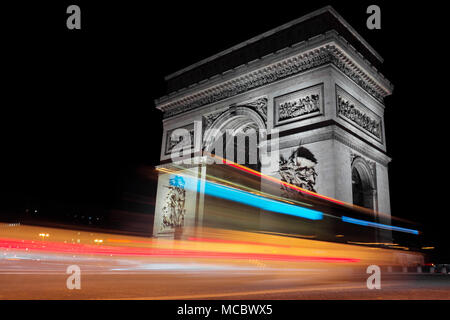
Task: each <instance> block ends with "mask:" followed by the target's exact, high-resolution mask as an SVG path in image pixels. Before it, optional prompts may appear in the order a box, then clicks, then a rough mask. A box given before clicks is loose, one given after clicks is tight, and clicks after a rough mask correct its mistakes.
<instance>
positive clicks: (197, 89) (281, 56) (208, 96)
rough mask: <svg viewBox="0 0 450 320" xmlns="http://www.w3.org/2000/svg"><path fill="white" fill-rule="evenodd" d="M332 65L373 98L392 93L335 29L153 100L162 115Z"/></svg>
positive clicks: (185, 109)
mask: <svg viewBox="0 0 450 320" xmlns="http://www.w3.org/2000/svg"><path fill="white" fill-rule="evenodd" d="M326 64H331V65H334V66H335V67H337V68H338V69H339V70H340V71H341V72H343V73H344V74H345V75H347V76H348V77H349V78H350V79H351V80H353V81H354V82H355V83H356V84H358V85H359V86H360V87H361V88H363V89H364V90H365V91H366V92H368V93H369V94H370V95H371V96H373V97H374V98H375V99H377V100H378V101H380V102H381V103H382V102H383V98H384V97H386V96H387V95H389V94H391V93H392V90H393V86H392V84H391V83H390V82H389V81H388V80H387V79H386V78H384V76H383V75H382V74H381V73H379V72H378V70H377V69H376V68H375V67H373V66H372V65H371V64H370V63H369V62H368V61H367V60H366V59H364V57H363V56H362V55H361V54H360V53H358V52H357V51H356V50H355V49H354V48H353V47H352V46H351V45H350V44H348V42H347V41H346V40H345V39H344V38H343V37H341V36H340V35H339V34H338V33H337V32H335V31H329V32H327V33H326V34H325V35H320V36H316V37H314V38H311V39H309V40H308V41H304V42H301V43H299V44H297V45H294V46H292V47H289V48H286V49H284V50H280V51H278V52H277V53H274V54H270V55H268V56H266V57H263V58H261V59H259V60H257V61H253V62H250V63H248V64H246V65H243V66H240V67H237V68H235V69H233V70H229V71H227V72H224V73H222V74H221V75H216V76H214V77H212V78H210V79H205V80H203V81H201V82H199V83H197V84H194V85H191V86H190V87H188V88H185V89H181V90H179V91H177V92H175V93H172V94H170V95H168V96H165V97H162V98H160V99H157V100H155V104H156V107H157V108H158V109H159V110H161V111H163V112H164V117H165V118H168V117H172V116H175V115H177V114H181V113H183V112H186V111H189V110H192V109H195V108H198V107H201V106H204V105H207V104H210V103H214V102H217V101H221V100H223V99H226V98H229V97H232V96H235V95H237V94H240V93H243V92H246V91H248V90H251V89H255V88H258V87H261V86H264V85H268V84H270V83H273V82H275V81H278V80H282V79H285V78H288V77H291V76H294V75H297V74H299V73H301V72H304V71H307V70H310V69H313V68H317V67H320V66H322V65H326Z"/></svg>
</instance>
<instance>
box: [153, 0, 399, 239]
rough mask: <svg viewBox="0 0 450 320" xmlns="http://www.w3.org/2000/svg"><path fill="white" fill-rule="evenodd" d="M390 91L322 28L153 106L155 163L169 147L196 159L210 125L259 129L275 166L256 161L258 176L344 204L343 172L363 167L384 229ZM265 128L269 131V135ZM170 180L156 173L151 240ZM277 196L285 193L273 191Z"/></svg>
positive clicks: (347, 178) (198, 209) (193, 208)
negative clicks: (182, 133) (159, 131)
mask: <svg viewBox="0 0 450 320" xmlns="http://www.w3.org/2000/svg"><path fill="white" fill-rule="evenodd" d="M321 12H322V13H323V12H327V13H330V12H331V13H332V14H333V15H335V16H336V17H337V18H338V20H339V21H341V22H342V21H343V19H342V17H340V16H339V15H338V14H337V13H336V12H335V11H334V10H332V9H331V8H329V7H327V8H325V9H323V10H322V11H320V10H319V11H318V12H316V14H318V15H320V14H322V13H321ZM312 16H314V14H313V15H312ZM342 23H343V24H344V25H345V26H346V28H351V27H349V26H348V24H346V23H344V22H342ZM352 31H354V30H353V29H352ZM356 34H357V33H356ZM360 41H361V43H362V44H363V45H364V46H365V47H367V48H368V50H372V51H374V50H373V49H372V48H371V47H370V46H368V44H367V43H366V42H365V41H363V40H360ZM187 72H188V71H187ZM392 90H393V87H392V85H391V84H390V82H389V81H388V80H386V79H385V78H384V76H383V75H382V74H381V73H380V72H379V71H378V70H377V69H376V68H375V67H374V66H373V65H372V64H371V63H370V62H369V61H368V60H367V59H366V58H365V57H364V56H363V55H362V54H361V53H360V52H358V51H357V50H356V49H355V47H354V46H353V45H352V44H350V43H349V42H348V41H347V40H346V39H344V38H343V37H342V36H341V35H340V34H338V33H337V32H336V31H335V30H329V31H327V32H325V33H323V34H318V35H316V36H314V37H312V38H309V39H303V40H302V41H300V42H299V43H298V44H297V45H294V46H290V47H287V48H285V49H283V50H279V51H277V52H274V53H273V54H271V55H268V56H265V57H261V58H260V59H258V60H256V61H250V62H249V63H247V64H245V65H241V66H239V67H237V68H235V69H232V70H229V71H228V72H225V73H223V74H220V75H217V76H214V77H212V78H209V79H206V80H204V81H201V82H199V83H195V84H192V85H191V86H188V87H186V88H184V89H181V90H178V91H176V92H173V93H171V94H169V95H167V96H165V97H162V98H160V99H158V100H157V101H156V105H157V108H158V109H160V110H161V111H162V112H163V113H164V120H163V122H164V133H163V143H162V146H163V147H162V150H161V161H162V163H170V162H171V161H172V159H171V157H170V150H172V148H174V147H175V148H176V147H177V143H179V145H178V147H180V146H182V147H183V148H188V149H189V152H190V153H191V154H192V156H201V155H202V151H204V150H205V149H208V145H209V144H210V143H211V141H214V139H216V138H217V136H214V135H213V134H211V133H209V131H208V129H211V128H216V129H218V130H219V131H221V132H223V131H224V130H225V129H232V130H234V131H235V132H237V131H238V130H244V131H245V130H248V129H249V128H250V129H251V128H253V129H255V130H259V131H266V132H268V133H269V135H268V136H267V140H266V141H260V142H261V143H266V144H270V145H271V146H272V147H271V149H270V151H271V152H273V153H276V154H277V159H276V161H270V162H269V163H267V162H268V161H262V162H263V165H262V166H261V168H260V171H261V172H262V173H263V174H267V175H269V176H273V177H276V178H278V179H280V180H282V181H286V182H289V183H292V184H295V185H298V186H300V187H302V188H305V189H307V190H310V191H313V192H317V193H319V194H322V195H325V196H328V197H332V198H335V199H339V200H341V201H345V202H348V203H353V201H354V199H353V193H352V182H353V183H354V181H352V170H360V171H361V170H362V171H361V176H363V177H364V178H365V179H366V180H367V181H365V183H366V184H367V185H370V186H371V187H370V188H371V192H372V194H373V206H374V207H373V208H372V209H373V210H375V211H379V212H382V213H383V215H382V216H380V217H379V218H377V219H378V221H380V222H383V223H389V221H390V219H389V217H390V203H389V202H390V200H389V186H388V171H387V165H388V163H389V161H390V158H389V157H388V156H387V155H386V139H385V133H384V108H385V106H384V103H383V98H384V97H385V96H387V95H389V94H391V92H392ZM178 128H185V129H187V130H188V132H190V133H192V134H189V137H188V139H184V138H183V139H180V138H179V137H178V136H176V135H173V132H175V131H176V129H178ZM272 130H277V134H271V132H272ZM187 140H188V142H189V143H188V147H186V141H187ZM181 143H184V144H183V145H181ZM259 147H261V144H259ZM259 156H260V157H264V154H263V153H259ZM355 159H358V160H357V161H356V162H355ZM261 160H264V159H261ZM193 167H194V169H195V170H197V171H196V172H197V173H198V174H199V177H202V175H204V174H205V173H206V171H205V170H206V169H205V166H204V165H201V164H198V165H197V166H196V165H193ZM299 168H301V170H300V169H299ZM295 172H297V174H295ZM169 176H170V175H169V174H167V173H164V174H162V175H161V176H160V180H159V182H158V196H157V197H158V199H157V207H156V214H155V227H154V231H155V235H160V234H161V231H160V230H161V224H163V217H162V216H163V214H162V211H164V210H163V208H162V207H161V206H164V203H165V202H164V201H165V200H164V199H166V198H167V197H169V198H170V195H169V196H168V195H167V194H168V192H170V182H169V179H170V177H169ZM261 190H262V191H264V190H265V185H264V183H262V184H261ZM186 192H192V191H186ZM280 195H283V196H289V195H288V194H286V190H282V188H280ZM192 197H194V198H193V199H189V200H188V198H189V197H188V195H187V194H186V195H185V199H186V200H185V203H184V205H185V212H186V213H185V215H186V217H187V218H186V219H187V220H189V221H191V222H189V223H190V224H194V225H195V223H201V220H202V215H203V209H204V208H203V204H202V201H201V199H200V198H202V197H203V195H202V193H201V192H198V193H197V194H195V195H194V194H192ZM185 221H186V220H185ZM192 221H194V222H192ZM186 224H187V223H186ZM385 237H386V238H389V235H385Z"/></svg>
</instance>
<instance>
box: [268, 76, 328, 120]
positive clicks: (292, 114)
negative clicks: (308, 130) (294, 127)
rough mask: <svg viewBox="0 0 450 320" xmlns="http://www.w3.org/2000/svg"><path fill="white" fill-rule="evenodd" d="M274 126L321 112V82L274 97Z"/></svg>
mask: <svg viewBox="0 0 450 320" xmlns="http://www.w3.org/2000/svg"><path fill="white" fill-rule="evenodd" d="M274 112H275V115H274V116H275V117H274V119H275V126H279V125H283V124H285V123H290V122H294V121H299V120H303V119H306V118H311V117H314V116H318V115H321V114H323V84H319V85H315V86H313V87H309V88H305V89H301V90H298V91H295V92H292V93H288V94H285V95H282V96H279V97H276V98H275V99H274Z"/></svg>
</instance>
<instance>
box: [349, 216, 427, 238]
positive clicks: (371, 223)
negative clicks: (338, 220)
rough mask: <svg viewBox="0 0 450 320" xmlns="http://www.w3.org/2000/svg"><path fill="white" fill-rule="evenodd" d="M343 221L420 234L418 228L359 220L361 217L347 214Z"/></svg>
mask: <svg viewBox="0 0 450 320" xmlns="http://www.w3.org/2000/svg"><path fill="white" fill-rule="evenodd" d="M342 221H344V222H348V223H353V224H358V225H360V226H365V227H373V228H378V229H386V230H394V231H399V232H406V233H412V234H417V235H418V234H419V231H418V230H414V229H408V228H402V227H396V226H391V225H387V224H382V223H376V222H371V221H365V220H359V219H354V218H350V217H345V216H343V217H342Z"/></svg>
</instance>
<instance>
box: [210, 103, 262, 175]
mask: <svg viewBox="0 0 450 320" xmlns="http://www.w3.org/2000/svg"><path fill="white" fill-rule="evenodd" d="M263 129H265V123H264V121H263V119H262V118H261V116H260V115H259V114H258V113H257V112H255V111H254V110H252V109H250V108H247V107H235V108H233V109H230V110H229V111H228V112H225V113H224V114H222V115H221V116H220V117H219V118H218V119H217V120H216V121H214V123H213V124H212V125H211V128H207V130H206V132H205V135H204V151H206V152H207V153H211V154H213V155H214V154H215V155H219V156H221V157H222V158H224V159H227V160H230V161H233V162H236V163H238V164H241V165H244V166H246V167H249V168H251V169H254V170H257V171H260V169H261V162H260V152H259V144H260V142H261V133H262V131H261V130H263Z"/></svg>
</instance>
